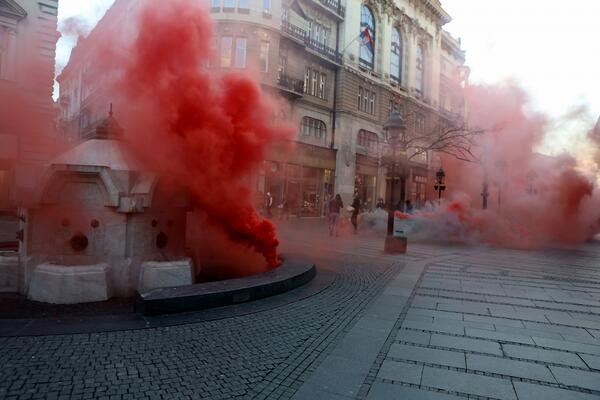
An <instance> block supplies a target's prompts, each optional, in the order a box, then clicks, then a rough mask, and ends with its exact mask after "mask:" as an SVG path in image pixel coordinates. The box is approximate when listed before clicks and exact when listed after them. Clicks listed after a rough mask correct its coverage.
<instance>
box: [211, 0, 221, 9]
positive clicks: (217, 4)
mask: <svg viewBox="0 0 600 400" xmlns="http://www.w3.org/2000/svg"><path fill="white" fill-rule="evenodd" d="M210 7H211V8H212V9H213V10H218V9H219V8H221V0H210Z"/></svg>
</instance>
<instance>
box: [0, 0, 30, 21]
mask: <svg viewBox="0 0 600 400" xmlns="http://www.w3.org/2000/svg"><path fill="white" fill-rule="evenodd" d="M0 15H4V16H7V17H10V18H14V19H16V20H21V19H23V18H25V17H26V16H27V11H25V9H24V8H23V7H21V6H20V5H19V3H17V2H16V1H15V0H0Z"/></svg>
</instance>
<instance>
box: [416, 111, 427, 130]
mask: <svg viewBox="0 0 600 400" xmlns="http://www.w3.org/2000/svg"><path fill="white" fill-rule="evenodd" d="M415 132H417V133H419V134H424V133H425V117H424V116H423V115H421V114H416V115H415Z"/></svg>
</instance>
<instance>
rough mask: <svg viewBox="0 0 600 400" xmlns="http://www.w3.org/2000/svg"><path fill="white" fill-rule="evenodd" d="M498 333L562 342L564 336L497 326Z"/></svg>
mask: <svg viewBox="0 0 600 400" xmlns="http://www.w3.org/2000/svg"><path fill="white" fill-rule="evenodd" d="M496 331H498V332H504V333H513V334H515V335H521V336H530V337H534V336H536V337H545V338H549V339H559V340H562V339H563V336H562V335H561V334H560V333H557V332H545V331H540V330H534V329H521V328H511V327H508V326H502V325H496Z"/></svg>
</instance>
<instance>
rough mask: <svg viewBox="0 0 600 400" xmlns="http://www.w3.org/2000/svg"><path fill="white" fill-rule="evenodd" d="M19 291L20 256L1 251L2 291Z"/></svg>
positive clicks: (0, 279)
mask: <svg viewBox="0 0 600 400" xmlns="http://www.w3.org/2000/svg"><path fill="white" fill-rule="evenodd" d="M18 291H19V256H18V255H16V254H9V253H5V254H3V253H0V293H2V292H15V293H16V292H18Z"/></svg>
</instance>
